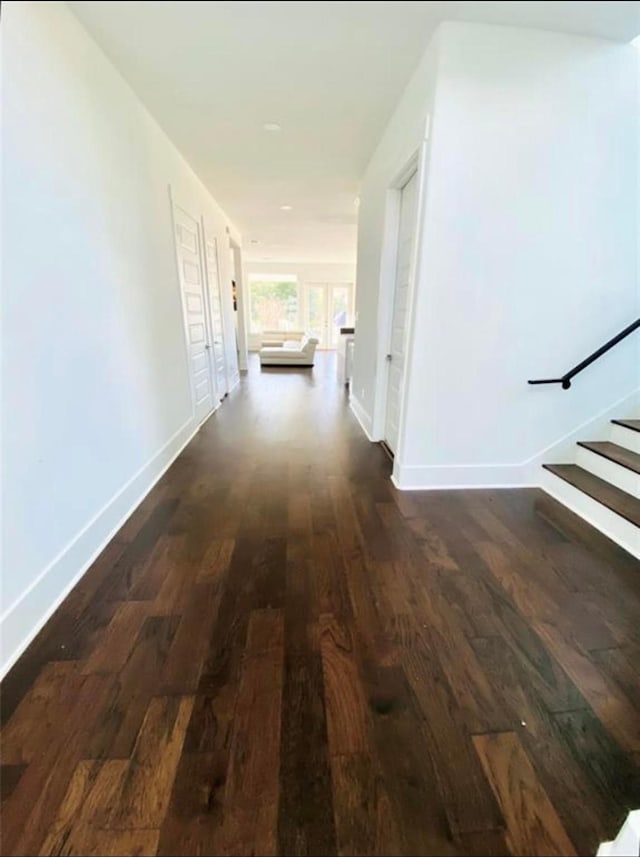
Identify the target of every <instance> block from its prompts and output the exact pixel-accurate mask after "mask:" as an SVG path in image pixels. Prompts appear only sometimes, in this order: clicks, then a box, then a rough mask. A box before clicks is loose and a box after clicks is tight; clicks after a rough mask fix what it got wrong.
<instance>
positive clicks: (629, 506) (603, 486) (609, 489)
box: [544, 464, 640, 527]
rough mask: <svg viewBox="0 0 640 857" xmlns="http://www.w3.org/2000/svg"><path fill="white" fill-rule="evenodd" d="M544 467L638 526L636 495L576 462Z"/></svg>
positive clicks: (639, 525)
mask: <svg viewBox="0 0 640 857" xmlns="http://www.w3.org/2000/svg"><path fill="white" fill-rule="evenodd" d="M544 467H545V469H546V470H549V471H550V472H551V473H554V474H555V475H556V476H559V477H560V479H564V481H565V482H568V483H569V485H573V486H574V488H578V489H579V490H580V491H583V492H584V493H585V494H587V495H588V496H589V497H591V498H592V499H594V500H597V501H598V503H602V505H603V506H606V507H607V509H611V511H612V512H615V513H616V514H618V515H620V516H621V517H622V518H625V519H626V520H627V521H629V522H630V523H631V524H635V525H636V527H640V500H639V499H638V498H637V497H632V496H631V494H627V493H626V492H625V491H621V490H620V489H619V488H616V487H615V486H614V485H611V483H609V482H605V481H604V479H599V478H598V477H597V476H594V475H593V473H589V471H588V470H584V469H583V468H582V467H578V465H577V464H545V465H544Z"/></svg>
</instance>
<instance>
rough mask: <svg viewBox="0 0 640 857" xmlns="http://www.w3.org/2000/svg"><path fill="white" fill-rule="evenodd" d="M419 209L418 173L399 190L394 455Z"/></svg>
mask: <svg viewBox="0 0 640 857" xmlns="http://www.w3.org/2000/svg"><path fill="white" fill-rule="evenodd" d="M417 207H418V173H417V171H414V172H413V173H412V175H411V176H410V178H409V179H408V180H407V182H406V183H405V184H404V186H403V187H402V188H401V189H400V217H399V223H398V239H397V254H396V270H395V280H394V292H393V313H392V321H391V334H390V337H389V348H388V352H387V365H388V376H387V396H386V413H385V425H384V440H385V443H386V445H387V447H388V448H389V449H390V451H391V452H392V453H393V454H395V452H396V450H397V447H398V438H399V433H400V406H401V401H402V383H403V378H404V364H405V355H406V348H407V315H408V306H409V300H408V298H409V282H410V276H411V263H412V259H413V249H414V245H415V233H416V215H417Z"/></svg>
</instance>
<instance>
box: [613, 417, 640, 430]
mask: <svg viewBox="0 0 640 857" xmlns="http://www.w3.org/2000/svg"><path fill="white" fill-rule="evenodd" d="M611 422H612V423H613V424H614V425H616V426H622V427H623V428H628V429H631V431H640V420H611Z"/></svg>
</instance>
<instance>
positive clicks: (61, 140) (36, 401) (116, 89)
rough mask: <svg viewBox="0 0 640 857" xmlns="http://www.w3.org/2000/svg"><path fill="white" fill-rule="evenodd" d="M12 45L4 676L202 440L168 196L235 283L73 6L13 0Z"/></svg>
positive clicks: (177, 171) (5, 303)
mask: <svg viewBox="0 0 640 857" xmlns="http://www.w3.org/2000/svg"><path fill="white" fill-rule="evenodd" d="M2 42H3V44H2V52H3V80H4V93H3V95H4V104H3V108H4V113H3V129H2V143H3V155H4V183H3V189H2V216H3V227H4V232H3V239H4V241H3V243H4V255H3V270H2V289H3V293H2V307H3V332H2V333H3V335H2V357H3V376H2V381H3V389H2V393H3V400H2V417H3V419H2V430H3V431H2V466H3V479H2V500H3V519H2V536H3V544H2V574H1V582H2V608H3V617H2V644H3V645H2V668H6V666H7V665H8V663H9V662H10V661H11V660H12V659H13V658H14V657H15V655H16V654H17V653H18V652H19V650H20V649H21V647H22V646H23V645H24V643H25V642H26V641H28V639H29V637H30V636H31V635H32V634H33V632H34V631H35V630H36V629H37V627H38V626H39V625H40V623H41V622H42V620H43V619H44V618H45V617H46V615H47V614H48V613H49V611H50V610H51V609H52V607H53V606H54V605H55V604H56V602H57V600H58V599H59V598H60V597H61V596H62V595H63V594H64V592H65V591H66V590H67V589H68V587H69V585H70V584H71V582H72V581H73V580H74V579H75V577H76V576H77V575H78V574H79V573H81V572H82V571H83V569H84V568H85V567H86V566H87V563H88V562H89V560H90V559H91V558H92V556H93V555H94V554H95V553H96V551H97V550H98V549H99V548H100V546H101V545H102V544H103V543H104V542H105V540H107V539H108V537H109V536H110V534H111V532H112V531H113V529H114V527H116V526H117V524H118V523H119V522H120V521H121V519H122V518H123V516H125V515H126V514H127V512H128V511H129V510H130V509H131V508H132V507H133V506H135V505H136V504H137V501H138V500H139V499H140V498H141V497H142V496H143V495H144V494H145V493H146V492H147V490H148V489H149V487H150V486H151V484H153V482H154V481H155V479H156V478H157V476H158V475H159V474H160V472H161V471H162V469H163V468H164V467H165V466H166V465H167V464H168V463H169V462H170V461H171V460H172V458H173V457H174V456H175V454H176V453H177V451H178V450H179V449H180V448H181V446H182V445H183V444H184V443H185V442H186V440H187V439H188V438H189V437H190V435H191V434H192V432H193V430H194V428H195V425H194V423H193V416H192V403H191V396H190V389H189V380H188V374H187V362H186V352H185V340H184V332H183V320H182V310H181V302H180V291H179V286H178V282H177V276H176V265H175V255H174V245H173V237H172V225H171V216H170V207H169V194H168V188H169V185H171V188H172V192H173V194H174V198H175V200H176V201H177V202H178V203H179V204H181V205H182V206H184V207H185V208H187V210H189V211H190V212H191V213H192V214H193V215H194V216H195V217H199V216H200V215H204V216H205V219H206V222H207V227H208V228H209V229H210V230H211V231H212V233H213V234H215V235H216V237H217V240H218V244H219V247H220V251H221V252H220V254H219V255H220V263H221V268H222V272H221V273H222V276H223V278H225V279H226V281H228V280H229V279H230V271H229V262H228V256H229V254H228V253H225V252H223V248H224V247H225V246H227V245H228V235H227V234H226V232H225V228H226V226H227V225H228V220H227V218H226V217H225V215H224V213H223V212H222V211H221V209H220V208H219V207H218V206H217V205H216V203H215V202H214V200H213V199H212V198H211V197H210V195H209V194H208V193H207V191H206V190H205V188H204V186H203V185H202V184H201V183H200V181H199V180H198V179H197V177H196V176H195V174H194V173H193V171H192V170H191V169H190V167H189V165H188V164H187V163H186V162H185V161H184V159H183V158H182V157H181V155H180V154H179V152H178V151H177V150H176V149H175V147H174V146H173V145H172V144H171V142H170V141H169V139H168V138H167V137H166V136H165V134H164V133H163V132H162V131H161V130H160V128H159V127H158V125H157V124H156V123H155V122H154V121H153V119H152V118H151V117H150V116H149V114H148V113H147V112H146V111H145V110H144V108H143V107H142V105H141V104H140V102H139V101H138V100H137V98H136V97H135V96H134V94H133V93H132V91H131V90H130V89H129V87H128V86H127V85H126V83H125V82H124V81H123V80H122V78H121V77H120V76H119V75H118V74H117V72H116V71H115V69H114V68H113V67H112V66H111V65H110V63H109V62H108V60H107V59H106V58H105V56H104V55H103V54H102V53H101V52H100V51H99V49H98V48H97V47H96V45H95V44H94V42H93V41H92V40H91V39H90V38H89V36H88V35H87V34H86V32H85V31H84V30H83V28H82V27H81V26H80V24H79V23H78V22H77V21H76V19H75V18H74V17H73V15H72V14H71V13H70V12H69V11H68V9H67V8H66V6H65V5H64V4H63V3H26V2H21V3H9V4H5V6H4V7H3V10H2ZM227 292H229V290H225V306H224V310H225V315H226V320H227V321H228V322H229V323H232V320H231V296H230V292H229V293H228V294H227ZM229 345H230V348H229V355H228V356H229V359H230V360H231V361H232V370H233V371H237V367H236V366H235V351H234V349H233V344H232V343H230V344H229Z"/></svg>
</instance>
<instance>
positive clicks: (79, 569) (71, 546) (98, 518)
mask: <svg viewBox="0 0 640 857" xmlns="http://www.w3.org/2000/svg"><path fill="white" fill-rule="evenodd" d="M212 413H213V411H211V412H210V413H209V414H208V415H207V416H206V417H205V419H204V420H203V421H202V422H201V423H200V424H199V425H197V426H195V427H194V424H193V419H189V420H187V422H185V423H184V424H183V425H182V426H181V427H180V428H179V429H178V430H177V431H176V432H175V433H174V434H173V435H172V437H170V438H169V440H168V441H167V442H166V443H165V444H164V446H163V447H162V448H161V449H160V450H159V451H158V452H157V453H156V454H155V455H154V456H153V457H152V458H151V459H150V460H149V461H148V462H147V463H146V464H144V465H143V466H142V467H141V468H140V469H139V470H138V471H137V472H136V473H135V474H134V475H133V476H132V477H131V479H129V481H128V482H126V483H125V484H124V485H123V486H122V488H121V489H120V490H119V491H118V492H117V493H116V494H115V495H114V496H113V497H112V498H111V500H109V501H108V502H107V503H106V504H105V505H104V506H103V507H102V509H100V511H99V512H97V513H96V514H95V515H94V516H93V517H92V518H91V520H89V521H88V523H87V524H85V526H84V527H83V528H82V529H81V530H80V532H79V533H78V534H77V535H76V536H74V538H73V539H71V541H70V542H69V543H68V544H67V545H65V547H64V548H62V550H61V551H60V552H59V553H58V554H57V556H56V557H54V559H53V560H52V561H51V562H50V563H49V564H48V565H47V566H46V567H45V568H44V569H43V570H42V571H41V572H40V574H39V575H38V576H37V577H36V579H35V580H34V581H32V583H31V584H30V585H29V586H28V587H27V588H26V589H25V591H24V592H23V593H22V594H21V595H19V596H18V598H17V599H16V600H15V601H14V602H13V603H12V604H11V605H10V606H9V607H8V608H7V609H6V610H5V611H4V613H3V614H2V616H1V617H0V638H1V639H2V647H1V648H2V658H3V660H2V663H1V664H0V677H2V676H4V675H5V674H6V673H7V672H8V670H9V669H10V668H11V667H12V666H13V664H14V663H15V662H16V660H17V659H18V658H19V657H20V655H21V654H22V653H23V652H24V650H25V649H26V648H27V646H28V645H29V643H31V641H32V640H33V639H34V637H35V636H36V635H37V634H38V632H39V631H40V630H41V629H42V628H43V626H44V625H45V623H46V622H47V621H48V619H49V618H50V617H51V616H52V615H53V613H54V612H55V611H56V610H57V609H58V607H59V606H60V604H61V603H62V602H63V601H64V599H65V598H66V597H67V595H68V594H69V592H71V590H72V589H73V587H74V586H75V585H76V584H77V583H78V581H79V580H80V579H81V578H82V577H83V575H84V574H85V572H86V571H87V569H88V568H89V567H90V566H91V564H92V563H93V562H94V560H95V559H96V558H97V557H98V556H99V554H100V553H101V552H102V551H103V550H104V548H105V547H106V546H107V545H108V544H109V542H110V541H111V539H112V538H113V537H114V535H115V534H116V533H117V532H118V530H119V529H120V527H121V526H122V525H123V524H124V522H125V521H126V520H127V519H128V518H129V517H130V515H131V514H132V513H133V512H134V510H135V509H137V507H138V506H139V505H140V503H141V502H142V501H143V500H144V498H145V497H146V496H147V494H148V493H149V492H150V491H151V489H152V488H153V487H154V485H155V484H156V483H157V482H158V481H159V480H160V479H161V478H162V476H163V475H164V474H165V473H166V471H167V470H168V469H169V467H170V466H171V465H172V464H173V462H174V461H175V460H176V458H177V457H178V456H179V455H180V453H181V452H182V450H183V449H184V448H185V447H186V446H187V444H188V443H189V442H190V441H191V440H192V439H193V437H194V436H195V435H196V433H197V432H198V431H199V430H200V428H201V427H202V426H203V425H204V423H205V422H206V421H207V420H208V419H209V417H210V416H211V414H212ZM55 593H57V594H55ZM34 617H35V618H34ZM25 628H26V629H28V630H26V631H25ZM7 652H9V654H8V655H7V654H6V653H7Z"/></svg>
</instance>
